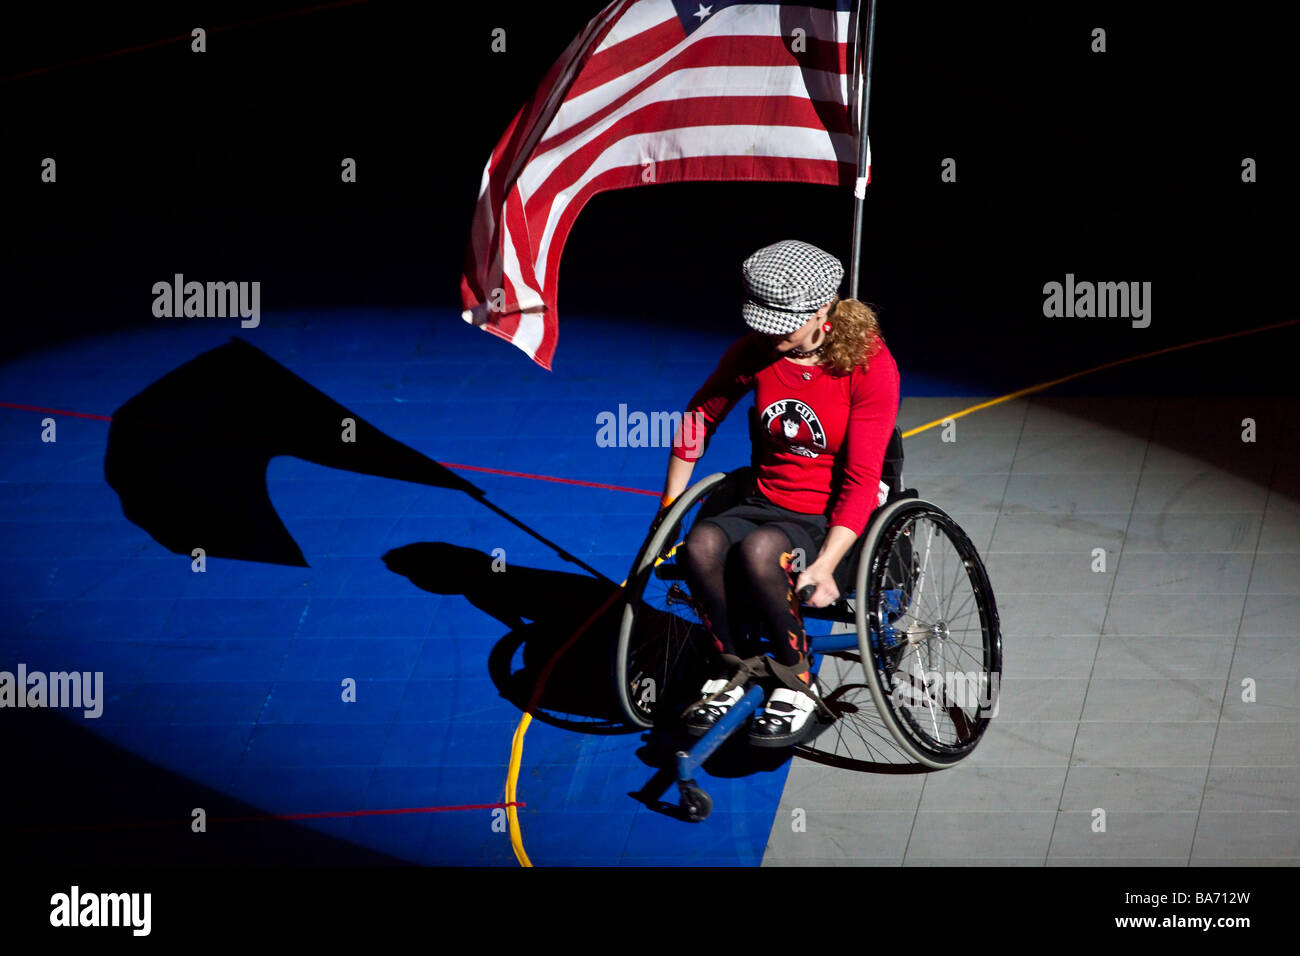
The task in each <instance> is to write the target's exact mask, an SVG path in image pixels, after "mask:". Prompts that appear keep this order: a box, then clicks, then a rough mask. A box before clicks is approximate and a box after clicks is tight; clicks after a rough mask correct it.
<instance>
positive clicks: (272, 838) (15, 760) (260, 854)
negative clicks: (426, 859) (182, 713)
mask: <svg viewBox="0 0 1300 956" xmlns="http://www.w3.org/2000/svg"><path fill="white" fill-rule="evenodd" d="M5 725H6V731H7V732H8V733H9V735H10V736H9V737H8V739H7V741H6V743H5V763H6V767H7V769H8V770H9V772H8V773H7V774H6V777H5V783H6V785H5V786H4V787H0V842H2V843H3V845H4V847H5V854H6V856H9V857H11V858H12V859H15V860H20V859H21V860H28V861H41V860H43V861H47V862H53V861H57V862H58V863H59V864H60V865H74V866H80V865H93V866H148V865H167V866H170V865H193V866H217V865H257V866H287V865H294V866H320V865H405V862H404V861H402V860H398V859H395V858H393V857H390V856H387V855H385V854H383V853H378V852H375V851H373V850H368V849H365V848H363V847H359V846H355V845H353V844H351V843H349V842H347V841H346V840H341V839H338V838H336V837H331V836H328V835H326V834H323V833H319V832H316V831H314V830H312V829H310V828H308V827H306V826H302V825H299V824H297V823H293V822H290V821H281V820H269V821H254V822H246V823H235V822H231V823H221V822H220V821H221V820H222V819H232V818H243V817H258V816H265V815H266V813H265V811H263V810H260V809H258V808H257V807H253V806H250V805H249V804H246V803H242V802H240V801H238V800H234V799H232V798H231V797H229V796H227V795H226V794H223V793H221V792H219V791H217V790H213V789H211V788H209V787H205V786H203V785H201V784H198V783H195V782H194V781H191V780H187V779H186V778H184V777H182V776H180V775H178V774H175V773H172V772H171V771H168V770H165V769H163V768H161V767H158V766H156V765H155V764H152V763H150V762H149V761H147V760H144V759H142V758H141V757H138V756H136V755H135V754H133V753H131V752H130V751H127V750H124V749H122V748H121V747H118V746H116V745H114V744H112V743H110V742H109V741H107V740H105V739H104V738H102V737H99V736H98V735H96V734H94V733H91V732H90V731H88V730H84V729H82V728H81V727H78V726H77V725H76V724H75V723H73V722H72V721H70V720H67V719H66V718H64V717H61V716H59V715H58V714H55V713H52V712H50V711H48V710H14V711H11V712H9V713H6V714H5ZM195 807H202V808H203V809H204V811H205V812H206V813H207V816H208V819H209V825H208V832H206V833H194V832H192V831H191V829H190V821H189V819H188V817H189V814H190V812H191V811H192V810H193V808H195ZM160 821H162V822H163V823H162V824H161V825H160V824H159V822H160ZM165 821H175V822H174V823H170V824H167V823H165ZM139 824H153V825H148V826H141V825H139Z"/></svg>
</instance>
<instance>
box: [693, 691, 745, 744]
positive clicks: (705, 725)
mask: <svg viewBox="0 0 1300 956" xmlns="http://www.w3.org/2000/svg"><path fill="white" fill-rule="evenodd" d="M726 686H727V681H725V680H723V679H722V678H716V679H714V680H711V681H706V682H705V684H704V687H703V688H701V689H700V700H699V702H698V703H697V704H695V706H693V707H692V708H691V709H690V711H689V712H688V713H687V714H686V732H687V733H688V734H690V735H691V736H692V737H703V736H704V735H705V734H707V733H708V732H709V731H710V730H711V729H712V728H713V725H714V724H716V723H717V722H718V721H719V720H721V719H722V718H723V716H724V715H725V714H726V713H727V711H728V710H730V709H731V708H732V707H734V706H735V705H736V704H737V703H739V702H740V699H741V698H742V697H744V696H745V689H744V688H743V687H733V688H731V690H729V691H727V692H726V693H725V694H723V695H722V696H721V697H718V698H717V699H716V700H712V701H710V700H709V698H710V697H712V696H713V695H714V694H716V693H717V692H718V691H720V690H722V688H724V687H726ZM705 701H708V703H705Z"/></svg>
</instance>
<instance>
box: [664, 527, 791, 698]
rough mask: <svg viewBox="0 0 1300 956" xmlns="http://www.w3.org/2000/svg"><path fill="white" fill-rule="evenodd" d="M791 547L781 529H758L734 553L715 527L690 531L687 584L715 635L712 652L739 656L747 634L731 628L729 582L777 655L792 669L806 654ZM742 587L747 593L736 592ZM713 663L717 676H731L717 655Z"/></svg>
mask: <svg viewBox="0 0 1300 956" xmlns="http://www.w3.org/2000/svg"><path fill="white" fill-rule="evenodd" d="M792 549H793V545H792V544H791V543H790V539H789V537H787V536H786V533H785V532H784V531H781V530H780V529H779V528H772V527H760V528H757V529H755V530H754V531H751V532H750V533H749V534H748V535H746V536H745V539H744V540H743V541H741V542H740V543H739V544H738V545H736V547H735V548H734V550H733V549H732V548H731V545H730V542H729V541H728V539H727V536H726V535H725V534H724V533H723V532H722V529H721V528H719V527H718V526H717V525H713V524H709V523H708V522H701V523H700V524H697V525H696V526H695V527H694V528H692V529H691V533H690V534H689V535H688V536H687V538H686V560H685V562H684V564H685V571H686V583H687V584H689V585H690V588H691V594H692V595H693V596H694V598H695V600H696V602H697V603H698V604H699V606H700V609H701V611H702V612H703V617H704V626H705V627H707V628H708V630H709V633H710V634H711V635H712V636H713V650H714V651H716V652H718V653H721V654H737V640H738V638H739V637H740V636H741V635H742V634H743V633H744V632H743V628H742V630H741V631H739V632H737V631H736V630H734V629H733V626H734V622H733V621H732V620H731V616H730V615H729V614H728V610H727V593H728V587H727V582H728V580H730V581H731V582H732V588H731V591H732V593H733V595H735V596H736V597H737V599H738V600H748V601H749V602H750V603H749V604H748V605H746V604H739V605H737V606H739V607H746V606H748V607H750V608H752V609H753V611H755V612H756V613H757V615H758V619H759V622H760V623H761V625H762V627H763V630H764V633H765V634H766V635H767V637H768V639H769V640H770V641H771V643H772V656H773V657H775V658H776V659H777V660H778V661H779V662H780V663H782V664H785V665H786V666H789V667H793V666H794V665H796V664H798V663H799V661H800V660H801V659H802V658H803V655H805V654H806V653H807V651H808V637H807V634H806V633H805V632H804V627H803V618H802V616H801V615H800V613H799V603H800V602H799V599H798V598H796V597H795V595H794V580H795V576H796V575H795V572H794V571H791V570H787V567H786V565H788V563H789V562H788V560H786V561H783V560H782V558H783V555H786V554H788V553H789V552H790V551H791V550H792ZM729 552H730V558H729V557H728V554H729ZM738 579H739V580H738ZM742 583H743V585H744V586H745V587H746V588H747V591H738V590H737V588H738V586H740V585H741V584H742ZM746 616H748V615H746ZM741 624H742V625H743V624H744V621H742V622H741ZM737 656H740V657H744V656H746V655H744V654H738V655H737ZM713 665H714V674H713V676H714V677H730V676H731V675H730V674H728V673H726V668H725V667H724V666H723V665H722V662H721V660H720V659H719V658H718V657H717V654H714V655H713Z"/></svg>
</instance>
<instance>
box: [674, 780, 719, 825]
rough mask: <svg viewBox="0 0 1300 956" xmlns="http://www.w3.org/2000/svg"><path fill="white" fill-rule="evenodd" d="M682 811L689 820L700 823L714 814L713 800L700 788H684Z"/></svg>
mask: <svg viewBox="0 0 1300 956" xmlns="http://www.w3.org/2000/svg"><path fill="white" fill-rule="evenodd" d="M681 809H682V813H683V814H685V816H686V819H687V820H690V821H691V822H692V823H699V822H700V821H702V820H704V819H705V818H706V817H708V815H709V814H710V813H712V812H713V800H712V799H710V797H709V795H708V794H707V793H705V792H704V791H703V790H701V789H700V788H699V787H695V786H684V787H682V802H681Z"/></svg>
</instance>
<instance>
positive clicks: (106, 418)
mask: <svg viewBox="0 0 1300 956" xmlns="http://www.w3.org/2000/svg"><path fill="white" fill-rule="evenodd" d="M0 408H16V409H18V410H19V411H24V412H45V413H46V414H48V415H67V416H69V417H71V418H93V419H95V421H100V422H112V421H113V416H112V415H92V414H90V413H89V412H70V411H66V410H65V409H60V408H42V407H40V406H38V405H20V404H18V403H16V402H0ZM438 464H439V465H442V466H443V467H444V468H459V469H461V470H462V471H485V472H488V473H489V474H493V475H505V476H506V477H508V478H532V479H533V480H534V481H554V482H556V483H558V484H561V485H581V486H582V487H584V488H604V489H605V490H607V491H626V492H627V493H629V494H633V495H650V496H651V497H654V498H658V497H659V492H657V491H650V490H648V489H646V488H628V487H626V486H625V485H607V484H604V483H603V482H599V481H583V480H581V479H579V478H558V477H556V476H555V475H534V474H530V473H529V472H526V471H506V470H505V469H503V468H488V467H486V466H485V465H458V464H453V463H452V462H449V461H440V462H438Z"/></svg>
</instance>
